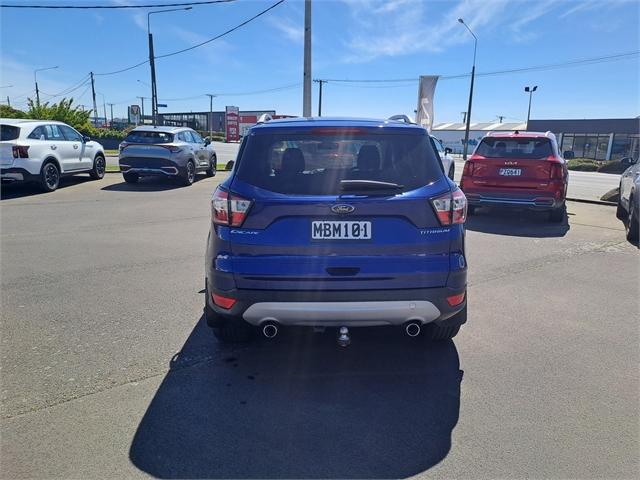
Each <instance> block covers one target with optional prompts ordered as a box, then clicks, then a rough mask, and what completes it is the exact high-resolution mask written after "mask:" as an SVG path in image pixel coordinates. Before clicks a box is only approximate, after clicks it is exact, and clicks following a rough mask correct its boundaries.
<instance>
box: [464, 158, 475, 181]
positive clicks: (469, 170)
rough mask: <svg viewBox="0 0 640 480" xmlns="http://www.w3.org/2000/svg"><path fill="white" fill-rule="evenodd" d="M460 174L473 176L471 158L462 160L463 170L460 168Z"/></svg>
mask: <svg viewBox="0 0 640 480" xmlns="http://www.w3.org/2000/svg"><path fill="white" fill-rule="evenodd" d="M462 176H464V177H473V162H472V161H471V160H467V161H466V162H464V170H462Z"/></svg>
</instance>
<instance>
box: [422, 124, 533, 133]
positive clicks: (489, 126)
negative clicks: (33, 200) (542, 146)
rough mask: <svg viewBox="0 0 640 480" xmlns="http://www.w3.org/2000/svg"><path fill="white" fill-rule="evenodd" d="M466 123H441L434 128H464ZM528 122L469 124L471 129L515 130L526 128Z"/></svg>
mask: <svg viewBox="0 0 640 480" xmlns="http://www.w3.org/2000/svg"><path fill="white" fill-rule="evenodd" d="M466 126H467V125H466V124H465V123H439V124H438V125H434V127H433V128H432V130H433V131H434V132H435V131H438V130H464V129H465V128H466ZM526 129H527V124H526V122H521V123H500V122H481V123H471V124H470V125H469V130H475V131H478V130H482V131H513V130H522V131H524V130H526Z"/></svg>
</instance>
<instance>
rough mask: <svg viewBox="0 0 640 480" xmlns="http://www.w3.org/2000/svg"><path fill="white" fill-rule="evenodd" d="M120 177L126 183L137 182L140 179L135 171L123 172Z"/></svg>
mask: <svg viewBox="0 0 640 480" xmlns="http://www.w3.org/2000/svg"><path fill="white" fill-rule="evenodd" d="M122 177H123V178H124V181H125V182H127V183H138V180H140V176H139V175H138V174H137V173H123V174H122Z"/></svg>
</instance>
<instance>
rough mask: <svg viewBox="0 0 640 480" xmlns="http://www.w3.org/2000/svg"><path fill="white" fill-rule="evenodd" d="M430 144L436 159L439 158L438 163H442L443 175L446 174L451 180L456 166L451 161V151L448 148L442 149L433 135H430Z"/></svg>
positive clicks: (440, 143) (439, 142)
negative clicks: (435, 153)
mask: <svg viewBox="0 0 640 480" xmlns="http://www.w3.org/2000/svg"><path fill="white" fill-rule="evenodd" d="M431 142H432V144H433V148H434V149H435V151H436V152H437V154H438V157H440V162H441V163H442V168H443V169H444V173H446V174H447V177H449V178H450V179H451V180H453V176H454V174H455V173H456V164H455V162H454V161H453V157H452V156H451V155H450V153H451V152H452V150H451V149H450V148H448V147H447V148H444V147H443V146H442V142H441V141H440V140H438V139H437V138H436V137H434V136H433V135H431Z"/></svg>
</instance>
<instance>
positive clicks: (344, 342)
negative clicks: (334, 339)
mask: <svg viewBox="0 0 640 480" xmlns="http://www.w3.org/2000/svg"><path fill="white" fill-rule="evenodd" d="M350 343H351V338H350V337H349V329H348V328H347V327H340V330H339V333H338V345H340V346H341V347H348V346H349V344H350Z"/></svg>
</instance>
